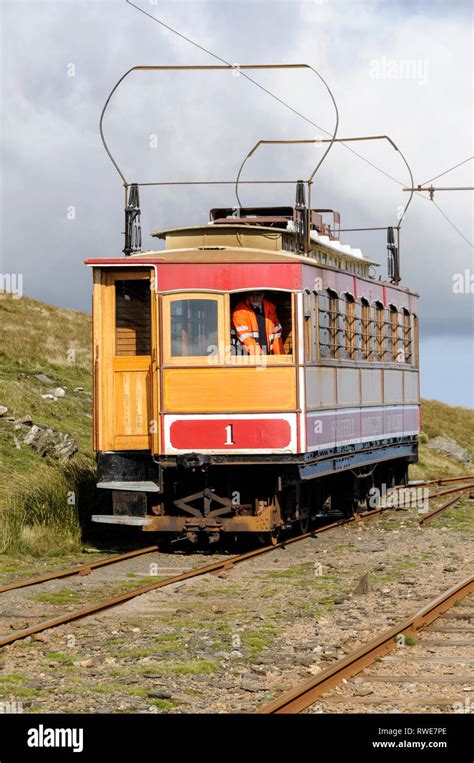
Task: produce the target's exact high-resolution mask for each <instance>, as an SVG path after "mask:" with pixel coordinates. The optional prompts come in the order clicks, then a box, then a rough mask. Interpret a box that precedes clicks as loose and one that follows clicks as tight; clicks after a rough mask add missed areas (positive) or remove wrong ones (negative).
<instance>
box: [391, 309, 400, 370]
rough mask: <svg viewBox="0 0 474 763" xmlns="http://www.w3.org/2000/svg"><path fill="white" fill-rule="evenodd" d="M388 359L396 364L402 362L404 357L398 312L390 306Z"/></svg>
mask: <svg viewBox="0 0 474 763" xmlns="http://www.w3.org/2000/svg"><path fill="white" fill-rule="evenodd" d="M388 318H389V321H388V323H389V325H388V329H389V330H388V358H387V360H393V361H395V362H398V363H400V362H402V356H401V354H400V337H399V334H398V310H397V308H396V307H393V306H392V305H391V306H390V308H389V310H388Z"/></svg>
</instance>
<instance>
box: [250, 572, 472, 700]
mask: <svg viewBox="0 0 474 763" xmlns="http://www.w3.org/2000/svg"><path fill="white" fill-rule="evenodd" d="M473 594H474V575H470V576H469V577H467V578H465V579H464V580H461V581H460V582H459V583H457V584H456V585H454V586H452V587H451V588H450V589H449V590H447V591H445V592H444V593H443V594H441V595H440V596H438V597H437V598H436V599H434V600H433V601H431V602H430V603H429V604H428V605H426V606H425V607H423V608H422V609H421V610H419V611H418V612H416V613H415V614H414V615H412V616H411V617H408V618H406V619H405V620H403V621H402V622H400V623H398V624H397V625H395V626H394V627H392V628H389V629H388V630H386V631H384V632H383V633H381V634H379V635H378V636H376V637H375V638H374V639H372V640H371V641H369V642H367V643H366V644H364V645H363V646H361V647H359V648H358V649H356V650H355V651H354V652H351V653H350V654H348V655H347V656H346V657H343V658H342V659H339V660H336V661H335V662H333V663H332V664H331V665H330V666H329V667H328V668H326V669H324V670H322V671H320V672H319V673H317V674H316V675H315V676H313V677H312V678H311V679H309V680H308V681H305V682H304V683H301V684H299V685H298V686H296V687H295V688H293V689H291V690H290V691H288V692H285V693H284V694H282V695H281V696H280V697H277V698H276V699H274V700H272V701H271V702H268V703H266V704H264V705H262V706H261V707H260V708H259V709H258V710H257V711H256V712H257V713H260V714H280V713H300V712H302V711H304V710H308V709H310V708H312V706H314V703H315V702H316V701H317V700H319V699H320V698H323V700H322V701H324V703H325V704H327V705H331V703H332V704H335V705H339V706H340V705H341V704H343V705H344V707H345V711H346V712H347V706H350V705H351V704H352V705H355V706H356V708H357V711H358V710H359V707H360V704H362V703H363V702H364V701H365V703H366V704H367V699H366V697H363V698H362V700H361V699H360V698H358V697H354V696H351V694H350V691H349V690H350V685H349V684H348V683H347V681H348V679H351V678H352V677H353V676H355V675H357V674H359V673H360V674H361V676H362V677H364V678H365V681H366V682H367V683H370V681H371V680H373V679H375V680H373V683H378V684H379V686H380V685H383V684H384V683H385V684H386V686H388V690H387V691H388V692H389V690H390V685H393V684H394V683H397V682H398V683H401V684H402V685H403V684H405V685H406V684H407V683H409V684H415V686H416V684H424V683H429V684H430V686H431V684H432V683H433V682H434V683H436V678H435V679H434V681H433V677H432V676H426V674H423V673H422V672H418V671H414V670H413V666H415V665H416V664H418V666H419V665H420V664H421V665H423V664H424V663H426V661H427V660H428V662H429V661H430V660H431V661H433V657H432V652H429V657H426V650H427V649H433V648H442V647H443V646H446V647H450V648H451V649H456V648H458V647H459V646H466V647H468V646H471V647H472V641H468V640H466V641H464V640H463V637H464V638H465V634H466V633H467V634H472V632H473V631H474V628H472V627H471V625H470V623H471V622H472V619H473V618H474V611H473V608H472V606H471V608H467V607H466V608H465V607H462V608H461V607H460V608H456V611H455V612H451V611H450V610H451V608H452V607H453V606H454V604H456V603H457V602H460V601H461V600H462V599H465V598H466V597H471V599H470V600H471V601H472V597H473ZM462 609H465V612H462ZM435 621H436V623H435ZM438 621H441V625H440V623H439V622H438ZM452 623H454V625H452ZM431 624H433V625H431ZM422 629H424V630H425V633H426V632H427V631H428V629H429V632H438V633H441V634H443V637H444V639H443V638H442V639H441V640H434V641H433V640H432V641H430V640H425V641H424V644H423V640H421V639H420V645H419V647H420V649H421V654H420V656H419V657H418V662H417V661H416V658H415V659H414V658H413V654H412V653H411V652H410V649H409V646H408V644H410V643H413V636H414V635H415V634H416V633H417V632H419V631H421V630H422ZM452 633H454V634H455V636H458V637H460V640H452V639H451V638H450V636H451V634H452ZM423 635H424V634H423ZM446 636H447V638H446ZM409 639H412V641H410V640H409ZM396 649H398V650H399V651H400V650H401V649H403V652H402V654H403V656H402V657H401V658H399V660H401V663H402V664H403V663H404V662H406V661H407V660H408V661H409V663H410V666H411V672H410V673H409V674H405V675H399V676H397V675H394V674H393V672H392V671H393V662H392V663H391V666H390V675H386V674H384V673H380V672H376V673H375V675H374V674H372V673H370V674H368V673H367V668H368V667H369V666H371V665H373V664H374V663H375V662H376V661H377V660H379V659H380V658H381V657H382V658H383V657H384V656H385V655H387V654H388V653H389V652H393V651H394V650H396ZM423 650H425V654H423ZM443 659H445V658H440V664H442V663H443ZM451 659H452V662H454V663H456V664H458V662H459V661H457V660H456V659H455V656H454V657H453V658H451ZM462 660H465V661H467V658H461V661H460V662H461V664H462ZM448 664H450V663H449V660H448ZM378 669H379V670H380V669H381V670H382V671H383V670H384V669H385V668H384V660H383V659H382V660H381V661H380V662H379V663H378ZM417 673H418V675H417ZM441 678H445V679H447V680H446V681H445V682H444V683H447V684H449V683H456V682H457V683H458V684H461V686H462V685H463V684H464V685H466V684H467V683H469V680H468V679H467V678H465V677H462V676H457V677H456V680H455V681H453V679H452V676H449V675H446V676H444V677H441ZM341 684H344V691H343V693H337V694H334V695H330V696H327V692H328V691H329V690H330V689H332V688H334V687H338V686H339V685H341ZM439 684H440V685H441V684H443V681H442V680H441V681H440V682H439ZM348 687H349V689H348ZM325 695H326V696H325ZM460 695H461V690H460V691H459V693H458V695H457V697H458V701H459V702H460V703H461V704H462V700H463V697H462V695H461V696H460ZM411 699H412V700H413V699H414V700H415V702H413V701H410V698H408V699H407V697H404V702H405V704H409V705H410V710H413V706H414V704H416V703H417V704H418V706H423V707H424V706H426V705H436V704H439V703H440V701H441V700H440V699H439V698H431V700H430V699H429V698H425V697H423V698H421V697H420V696H419V695H418V696H417V697H414V698H411ZM390 702H393V697H388V699H387V698H386V697H382V698H381V697H373V698H372V700H371V701H370V702H369V704H370V705H371V706H373V705H374V704H387V703H388V704H390ZM444 703H445V699H443V704H444ZM448 704H453V702H452V700H451V699H450V700H448ZM453 709H456V708H453ZM316 712H321V706H318V708H316ZM459 712H463V710H462V708H460V709H459Z"/></svg>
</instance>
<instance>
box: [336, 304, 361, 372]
mask: <svg viewBox="0 0 474 763" xmlns="http://www.w3.org/2000/svg"><path fill="white" fill-rule="evenodd" d="M341 303H342V305H344V307H345V310H344V313H343V320H344V344H343V347H341V353H340V357H344V358H348V359H349V360H354V359H355V357H356V351H357V347H358V342H359V331H358V328H359V327H358V316H357V311H356V307H357V306H356V303H355V302H354V299H353V297H352V296H351V295H350V294H346V295H345V300H342V299H341ZM342 305H341V306H342Z"/></svg>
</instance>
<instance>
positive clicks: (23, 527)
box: [0, 293, 95, 556]
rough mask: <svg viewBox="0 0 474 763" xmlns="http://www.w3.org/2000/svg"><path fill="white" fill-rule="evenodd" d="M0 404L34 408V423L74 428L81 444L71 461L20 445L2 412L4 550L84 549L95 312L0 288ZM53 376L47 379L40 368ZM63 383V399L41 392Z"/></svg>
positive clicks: (12, 409) (0, 536)
mask: <svg viewBox="0 0 474 763" xmlns="http://www.w3.org/2000/svg"><path fill="white" fill-rule="evenodd" d="M0 331H1V335H2V344H1V347H0V405H5V406H6V407H7V408H8V415H13V416H16V417H17V418H18V417H21V416H25V415H31V417H32V419H33V421H34V422H35V423H39V424H44V425H47V426H49V427H53V428H55V429H58V430H59V431H61V432H67V433H68V434H70V435H71V436H72V437H73V438H74V439H75V440H76V442H77V444H78V446H79V452H78V454H76V455H75V456H74V457H73V459H71V461H69V462H68V464H67V465H66V466H60V465H58V463H57V462H55V461H53V460H52V459H49V458H48V457H45V458H41V457H40V456H39V455H38V454H37V453H36V452H35V451H34V450H33V449H31V448H29V447H27V446H22V447H21V448H20V449H18V448H16V447H15V445H14V441H13V432H14V429H13V426H12V424H11V423H10V422H8V421H6V420H5V419H4V418H0V469H1V472H2V477H3V478H4V479H3V482H4V485H5V487H4V488H3V489H2V495H1V496H0V512H1V513H2V521H1V523H0V553H6V552H8V553H21V554H24V553H31V554H33V555H36V556H44V555H47V554H49V553H57V552H58V550H61V551H63V552H64V551H65V550H71V551H74V550H78V549H79V548H80V542H81V528H80V521H79V520H80V511H81V507H82V506H86V505H88V504H90V499H91V494H92V493H93V492H94V486H95V479H94V458H93V453H92V448H91V440H92V438H91V424H92V420H91V418H89V416H90V415H91V404H90V397H89V396H88V395H87V394H85V393H80V392H77V393H75V392H74V391H73V390H74V388H75V387H84V389H85V390H86V391H89V393H90V391H91V358H90V332H91V318H90V316H89V315H86V314H85V313H80V312H76V311H73V310H65V309H61V308H58V307H53V306H51V305H46V304H43V303H41V302H37V301H35V300H33V299H29V298H28V297H23V298H22V299H13V298H12V297H11V295H8V294H3V293H2V294H1V295H0ZM40 372H41V373H44V374H46V375H47V376H49V377H50V378H51V379H52V383H51V384H44V383H42V382H40V381H39V380H38V379H36V377H35V374H36V373H40ZM58 386H59V387H63V388H65V389H66V396H65V397H64V398H60V399H58V400H57V401H56V402H53V401H51V400H44V399H43V398H42V397H41V395H42V394H44V393H45V392H46V391H47V389H48V388H49V387H58Z"/></svg>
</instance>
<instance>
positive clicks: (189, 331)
mask: <svg viewBox="0 0 474 763" xmlns="http://www.w3.org/2000/svg"><path fill="white" fill-rule="evenodd" d="M170 315H171V355H172V356H173V357H204V356H207V355H208V354H209V352H210V350H209V348H210V347H213V346H216V345H217V331H218V323H217V301H216V300H215V299H176V300H173V301H172V302H171V312H170Z"/></svg>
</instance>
